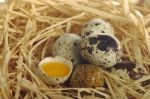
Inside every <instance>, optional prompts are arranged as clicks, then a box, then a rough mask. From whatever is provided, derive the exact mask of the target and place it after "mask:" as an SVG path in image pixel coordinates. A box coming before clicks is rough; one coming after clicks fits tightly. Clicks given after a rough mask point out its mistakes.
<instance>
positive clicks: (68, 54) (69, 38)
mask: <svg viewBox="0 0 150 99" xmlns="http://www.w3.org/2000/svg"><path fill="white" fill-rule="evenodd" d="M80 41H81V37H80V36H78V35H76V34H65V35H63V36H61V37H60V38H58V39H57V40H56V42H55V43H54V46H53V49H52V54H53V56H63V57H64V58H66V59H68V60H71V61H72V63H73V65H76V64H79V63H80V62H81V60H82V59H81V56H80V54H79V43H80Z"/></svg>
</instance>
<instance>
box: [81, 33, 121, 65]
mask: <svg viewBox="0 0 150 99" xmlns="http://www.w3.org/2000/svg"><path fill="white" fill-rule="evenodd" d="M121 53H122V50H121V46H120V43H119V41H118V40H117V39H116V38H115V37H114V36H112V35H110V34H95V35H90V36H88V37H86V38H84V39H83V40H82V41H81V43H80V54H81V56H82V57H83V58H84V59H85V60H87V61H88V62H90V63H92V64H94V65H98V66H103V67H106V68H108V67H112V66H114V65H115V64H116V63H117V62H119V61H120V57H121Z"/></svg>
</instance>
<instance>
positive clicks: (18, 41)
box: [0, 0, 150, 99]
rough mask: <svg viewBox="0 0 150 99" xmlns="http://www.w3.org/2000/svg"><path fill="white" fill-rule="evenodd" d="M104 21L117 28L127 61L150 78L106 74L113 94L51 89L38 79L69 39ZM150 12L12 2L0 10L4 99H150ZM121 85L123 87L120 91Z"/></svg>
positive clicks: (46, 0) (63, 0) (105, 1)
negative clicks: (58, 45)
mask: <svg viewBox="0 0 150 99" xmlns="http://www.w3.org/2000/svg"><path fill="white" fill-rule="evenodd" d="M93 18H102V19H104V20H106V21H108V22H110V24H111V25H112V26H113V27H114V30H115V36H116V37H117V38H118V39H119V40H120V42H121V44H122V47H123V57H124V59H127V60H132V61H135V62H137V63H138V64H140V65H141V66H143V68H145V72H146V73H148V75H147V76H144V77H142V78H140V79H138V80H135V81H124V80H122V79H120V78H118V77H116V76H114V75H111V74H110V73H108V72H106V71H103V70H102V71H103V73H104V75H105V81H106V84H107V86H108V88H105V87H98V88H95V89H94V88H68V87H67V86H66V85H58V86H48V85H46V84H44V83H43V81H41V80H40V79H39V77H38V76H37V74H36V67H37V64H38V63H39V61H40V60H41V59H43V58H44V57H47V56H51V48H52V46H53V43H54V41H55V40H56V39H57V38H58V37H60V36H61V35H63V34H65V33H76V34H79V35H80V32H81V29H82V25H83V24H84V23H85V22H87V21H88V20H90V19H93ZM149 73H150V10H148V9H146V8H145V7H143V6H136V5H133V4H131V3H129V2H128V0H116V1H112V0H13V1H12V2H10V3H8V4H5V5H4V4H1V6H0V99H13V98H14V99H23V98H24V99H49V98H52V99H74V98H75V99H76V98H79V99H81V98H83V99H128V98H131V99H150V85H147V86H144V87H143V86H141V85H140V83H142V82H144V81H146V80H149V79H150V75H149ZM116 82H117V83H118V84H119V86H117V85H116Z"/></svg>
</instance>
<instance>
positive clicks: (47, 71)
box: [38, 56, 73, 85]
mask: <svg viewBox="0 0 150 99" xmlns="http://www.w3.org/2000/svg"><path fill="white" fill-rule="evenodd" d="M72 69H73V65H72V62H71V61H69V60H66V59H65V58H63V57H61V56H56V57H54V58H53V57H47V58H45V59H43V60H42V61H41V62H40V63H39V65H38V75H39V76H40V78H41V79H42V80H43V81H44V82H45V83H47V84H49V85H58V84H62V83H64V82H65V81H66V80H68V78H69V76H70V75H71V73H72Z"/></svg>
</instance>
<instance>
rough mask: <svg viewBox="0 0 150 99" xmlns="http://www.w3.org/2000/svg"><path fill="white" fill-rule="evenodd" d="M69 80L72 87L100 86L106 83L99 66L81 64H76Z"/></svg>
mask: <svg viewBox="0 0 150 99" xmlns="http://www.w3.org/2000/svg"><path fill="white" fill-rule="evenodd" d="M69 81H70V86H72V87H99V86H103V85H104V75H103V73H102V72H101V69H100V67H99V66H95V65H91V64H81V65H77V66H75V68H74V71H73V72H72V75H71V77H70V80H69Z"/></svg>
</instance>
